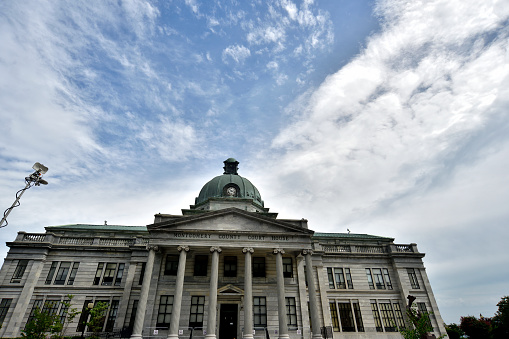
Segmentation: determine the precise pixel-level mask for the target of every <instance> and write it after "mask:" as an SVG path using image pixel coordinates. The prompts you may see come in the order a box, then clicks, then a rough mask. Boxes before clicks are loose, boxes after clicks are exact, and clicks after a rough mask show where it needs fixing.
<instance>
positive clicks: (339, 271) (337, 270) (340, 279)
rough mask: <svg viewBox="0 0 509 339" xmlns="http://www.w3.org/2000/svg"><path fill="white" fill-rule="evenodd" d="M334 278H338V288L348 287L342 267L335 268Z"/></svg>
mask: <svg viewBox="0 0 509 339" xmlns="http://www.w3.org/2000/svg"><path fill="white" fill-rule="evenodd" d="M334 279H335V280H336V288H337V289H345V288H346V282H345V276H344V275H343V269H342V268H335V269H334Z"/></svg>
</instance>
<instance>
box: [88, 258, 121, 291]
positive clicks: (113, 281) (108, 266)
mask: <svg viewBox="0 0 509 339" xmlns="http://www.w3.org/2000/svg"><path fill="white" fill-rule="evenodd" d="M124 268H125V264H123V263H120V264H117V263H111V262H109V263H103V262H100V263H99V264H98V265H97V270H96V271H95V277H94V283H93V284H94V285H99V284H100V285H102V286H112V285H115V286H120V283H121V282H122V276H123V274H124Z"/></svg>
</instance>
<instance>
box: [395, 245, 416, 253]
mask: <svg viewBox="0 0 509 339" xmlns="http://www.w3.org/2000/svg"><path fill="white" fill-rule="evenodd" d="M394 246H396V252H407V253H413V252H414V249H413V248H412V245H411V244H410V245H394Z"/></svg>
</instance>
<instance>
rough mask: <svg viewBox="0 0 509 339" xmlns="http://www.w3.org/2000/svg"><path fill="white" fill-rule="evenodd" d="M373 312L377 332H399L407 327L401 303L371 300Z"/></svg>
mask: <svg viewBox="0 0 509 339" xmlns="http://www.w3.org/2000/svg"><path fill="white" fill-rule="evenodd" d="M371 310H372V311H373V318H374V319H375V325H376V330H377V332H397V331H398V328H404V327H405V322H404V319H403V313H402V312H401V306H400V304H399V301H392V302H391V301H390V300H378V301H377V300H371Z"/></svg>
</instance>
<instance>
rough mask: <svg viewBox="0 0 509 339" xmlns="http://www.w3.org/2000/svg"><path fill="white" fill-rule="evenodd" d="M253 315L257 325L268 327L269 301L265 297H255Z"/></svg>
mask: <svg viewBox="0 0 509 339" xmlns="http://www.w3.org/2000/svg"><path fill="white" fill-rule="evenodd" d="M253 316H254V323H253V325H254V326H255V327H267V301H266V299H265V297H253Z"/></svg>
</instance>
